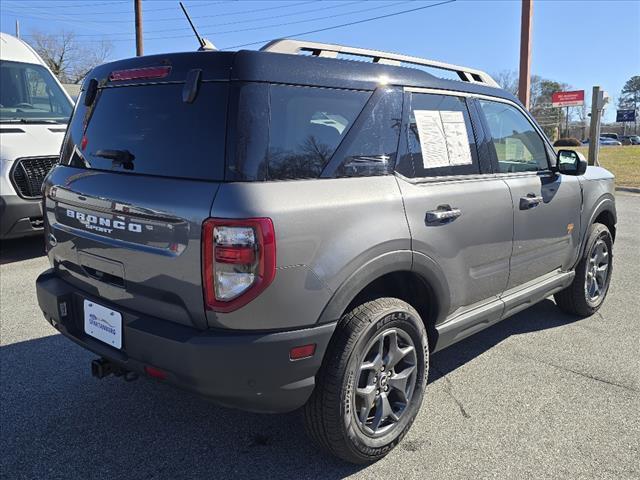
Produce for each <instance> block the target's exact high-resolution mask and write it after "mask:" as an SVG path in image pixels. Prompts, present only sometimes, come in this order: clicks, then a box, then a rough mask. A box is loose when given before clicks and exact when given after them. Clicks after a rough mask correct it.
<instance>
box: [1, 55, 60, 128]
mask: <svg viewBox="0 0 640 480" xmlns="http://www.w3.org/2000/svg"><path fill="white" fill-rule="evenodd" d="M72 109H73V105H72V104H71V102H70V101H69V99H68V98H67V96H66V95H65V94H64V92H63V91H62V89H61V88H60V86H59V85H58V83H57V82H56V81H55V80H54V78H53V76H52V75H51V73H50V72H49V70H47V69H46V68H44V67H43V66H42V65H36V64H31V63H20V62H10V61H7V60H2V61H0V122H1V123H53V122H55V123H67V121H68V120H69V117H70V116H71V111H72Z"/></svg>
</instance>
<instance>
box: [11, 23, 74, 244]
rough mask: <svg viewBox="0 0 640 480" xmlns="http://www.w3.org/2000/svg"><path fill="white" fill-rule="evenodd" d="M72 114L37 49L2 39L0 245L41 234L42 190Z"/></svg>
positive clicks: (57, 154) (70, 106)
mask: <svg viewBox="0 0 640 480" xmlns="http://www.w3.org/2000/svg"><path fill="white" fill-rule="evenodd" d="M72 110H73V102H72V100H71V97H69V95H68V94H67V93H66V92H65V90H64V89H63V88H62V86H61V84H60V82H59V81H58V80H57V79H56V77H55V76H54V75H53V73H52V72H51V70H49V69H48V68H47V66H46V64H45V63H44V62H43V60H42V59H41V58H40V56H39V55H38V54H37V53H36V52H35V51H34V50H33V48H31V47H30V46H29V45H28V44H27V43H25V42H24V41H22V40H20V39H18V38H16V37H13V36H11V35H8V34H6V33H0V163H1V167H0V239H8V238H17V237H23V236H27V235H35V234H39V233H42V231H43V222H42V206H41V193H40V188H41V186H42V181H43V180H44V177H45V176H46V175H47V173H48V172H49V170H50V169H51V168H52V167H53V166H54V165H55V164H56V163H57V162H58V157H59V154H60V146H61V145H62V140H63V138H64V134H65V131H66V128H67V122H68V121H69V117H70V116H71V111H72Z"/></svg>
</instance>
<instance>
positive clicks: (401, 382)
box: [389, 365, 416, 402]
mask: <svg viewBox="0 0 640 480" xmlns="http://www.w3.org/2000/svg"><path fill="white" fill-rule="evenodd" d="M415 369H416V367H415V365H411V366H410V367H407V368H405V369H404V370H402V371H401V372H399V373H394V374H392V375H391V377H390V378H389V386H390V387H391V388H393V389H395V390H397V391H398V392H399V393H400V394H401V395H402V400H403V401H404V402H406V401H407V400H408V398H407V382H408V380H409V378H411V374H412V373H413V372H414V371H415Z"/></svg>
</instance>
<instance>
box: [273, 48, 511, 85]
mask: <svg viewBox="0 0 640 480" xmlns="http://www.w3.org/2000/svg"><path fill="white" fill-rule="evenodd" d="M260 50H261V51H264V52H274V53H288V54H292V55H298V54H300V53H301V52H311V55H313V56H316V57H325V58H336V57H337V56H338V54H340V53H344V54H348V55H354V56H358V57H367V58H370V59H371V60H372V62H373V63H380V64H384V65H394V66H400V65H401V64H402V63H412V64H415V65H424V66H426V67H431V68H437V69H440V70H448V71H450V72H455V73H456V74H457V75H458V77H459V78H460V80H462V81H463V82H469V83H481V84H484V85H487V86H490V87H498V88H499V87H500V85H498V83H497V82H496V81H495V80H494V79H493V78H491V75H489V74H488V73H486V72H483V71H482V70H476V69H474V68H468V67H461V66H459V65H452V64H450V63H443V62H438V61H436V60H428V59H426V58H420V57H412V56H409V55H400V54H397V53H389V52H383V51H380V50H368V49H365V48H356V47H347V46H344V45H333V44H330V43H318V42H309V41H306V40H290V39H286V38H285V39H280V40H273V41H271V42H269V43H267V44H266V45H265V46H263V47H262V48H261V49H260Z"/></svg>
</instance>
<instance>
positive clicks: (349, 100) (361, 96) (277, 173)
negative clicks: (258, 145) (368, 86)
mask: <svg viewBox="0 0 640 480" xmlns="http://www.w3.org/2000/svg"><path fill="white" fill-rule="evenodd" d="M370 95H371V94H370V92H359V91H350V90H336V89H329V88H315V87H293V86H284V85H272V86H271V88H270V100H271V118H270V127H269V149H268V177H269V179H271V180H291V179H303V178H318V177H319V176H320V174H321V173H322V170H323V169H324V167H325V166H326V165H327V163H328V162H329V160H331V157H332V155H333V153H334V152H335V151H336V149H337V148H338V145H340V142H341V141H342V139H343V138H344V137H345V136H346V135H347V132H348V131H349V129H350V128H351V126H352V125H353V123H354V121H355V120H356V118H357V117H358V114H359V113H360V112H361V111H362V109H363V107H364V105H365V103H366V102H367V99H368V98H369V96H370Z"/></svg>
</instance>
